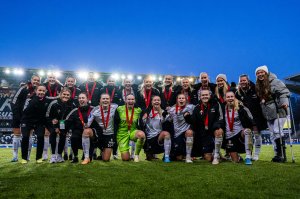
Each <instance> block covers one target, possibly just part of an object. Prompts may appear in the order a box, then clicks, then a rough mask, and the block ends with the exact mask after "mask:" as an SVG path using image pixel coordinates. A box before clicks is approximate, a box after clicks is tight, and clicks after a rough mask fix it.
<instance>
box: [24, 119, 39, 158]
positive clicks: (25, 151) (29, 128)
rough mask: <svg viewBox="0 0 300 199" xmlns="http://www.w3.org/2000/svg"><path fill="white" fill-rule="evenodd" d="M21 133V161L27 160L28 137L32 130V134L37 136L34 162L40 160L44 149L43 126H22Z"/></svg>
mask: <svg viewBox="0 0 300 199" xmlns="http://www.w3.org/2000/svg"><path fill="white" fill-rule="evenodd" d="M22 126H23V127H21V133H22V136H23V138H22V143H21V150H22V159H24V160H27V156H28V147H29V136H30V131H31V130H34V133H35V134H36V136H37V149H36V160H38V159H41V158H42V155H43V149H44V135H45V126H43V125H30V124H22Z"/></svg>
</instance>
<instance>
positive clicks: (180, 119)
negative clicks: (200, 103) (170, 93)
mask: <svg viewBox="0 0 300 199" xmlns="http://www.w3.org/2000/svg"><path fill="white" fill-rule="evenodd" d="M194 108H195V106H194V105H193V104H187V105H186V106H185V107H184V109H183V110H178V112H177V113H176V106H173V107H172V108H171V109H170V110H169V115H168V116H167V119H168V120H169V121H172V120H173V125H174V137H175V138H177V137H178V136H180V135H181V134H182V133H183V132H185V131H187V130H188V129H190V124H188V123H187V122H186V121H185V119H184V114H185V113H186V112H189V113H190V115H192V113H193V110H194Z"/></svg>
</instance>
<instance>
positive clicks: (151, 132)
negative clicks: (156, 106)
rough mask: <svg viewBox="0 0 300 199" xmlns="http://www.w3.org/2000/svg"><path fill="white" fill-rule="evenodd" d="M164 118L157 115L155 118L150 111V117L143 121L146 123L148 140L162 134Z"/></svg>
mask: <svg viewBox="0 0 300 199" xmlns="http://www.w3.org/2000/svg"><path fill="white" fill-rule="evenodd" d="M164 121H165V120H164V118H163V116H161V115H159V114H157V115H155V117H153V114H152V112H151V111H150V113H149V115H148V117H147V118H146V119H144V120H143V122H144V123H145V133H146V136H147V139H151V138H154V137H156V136H157V135H158V134H159V133H160V132H162V130H163V129H162V123H163V122H164Z"/></svg>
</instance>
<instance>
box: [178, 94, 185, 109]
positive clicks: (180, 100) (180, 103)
mask: <svg viewBox="0 0 300 199" xmlns="http://www.w3.org/2000/svg"><path fill="white" fill-rule="evenodd" d="M177 105H178V106H185V105H186V97H185V95H184V94H179V95H178V96H177Z"/></svg>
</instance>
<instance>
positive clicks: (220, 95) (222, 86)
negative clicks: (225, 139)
mask: <svg viewBox="0 0 300 199" xmlns="http://www.w3.org/2000/svg"><path fill="white" fill-rule="evenodd" d="M216 83H217V86H216V88H215V95H216V97H217V99H218V100H219V102H220V103H221V105H224V104H225V94H226V92H227V91H229V89H230V86H229V84H228V83H227V77H226V75H225V74H218V75H217V77H216ZM223 107H224V106H223Z"/></svg>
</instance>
